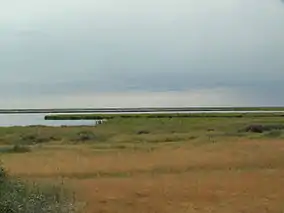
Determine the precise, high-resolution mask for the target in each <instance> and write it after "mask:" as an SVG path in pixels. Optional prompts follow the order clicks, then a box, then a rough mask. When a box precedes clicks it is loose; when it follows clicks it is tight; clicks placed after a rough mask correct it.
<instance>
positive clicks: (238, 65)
mask: <svg viewBox="0 0 284 213" xmlns="http://www.w3.org/2000/svg"><path fill="white" fill-rule="evenodd" d="M283 23H284V5H283V4H282V3H281V2H280V1H278V0H263V1H259V0H250V1H247V0H218V1H211V0H200V1H195V0H191V1H189V0H176V1H173V0H166V1H160V0H154V1H150V0H146V1H138V2H137V1H130V0H123V1H119V2H118V1H114V0H106V1H101V2H95V1H91V0H82V1H79V0H72V1H68V2H67V1H65V0H60V1H55V0H50V1H44V2H42V1H35V0H27V1H25V2H23V1H16V0H14V1H9V2H6V3H3V7H1V8H0V24H1V28H0V54H1V57H0V67H1V72H0V83H1V85H0V88H2V89H1V90H2V91H5V93H3V92H0V93H1V95H2V93H3V95H5V96H13V97H19V96H21V95H25V96H30V97H31V96H36V97H38V96H41V95H42V96H44V95H46V96H48V95H55V94H62V95H72V94H74V95H75V94H76V95H79V94H86V93H87V94H93V93H94V92H101V93H103V92H113V91H121V92H126V91H149V92H151V91H152V92H157V91H187V90H192V89H194V90H196V89H198V90H202V89H205V88H206V89H212V88H216V87H219V86H222V87H225V88H234V89H236V90H240V89H241V88H242V87H243V88H244V89H245V90H246V91H247V93H248V94H249V93H251V94H254V95H251V96H255V97H256V96H257V95H255V94H257V93H258V92H257V91H260V88H266V91H263V92H262V93H263V95H265V96H269V97H268V99H267V100H268V101H269V102H270V101H271V102H275V103H276V102H277V103H278V100H276V98H274V99H273V100H272V98H271V97H272V96H276V95H275V94H276V92H275V91H278V90H280V89H281V88H282V86H281V85H282V82H283V81H284V80H282V79H284V72H283V67H284V60H283V54H284V38H283V34H284V27H283V26H284V25H283ZM276 80H277V82H276V83H275V81H276ZM275 84H276V85H278V87H277V88H276V87H274V86H275ZM271 94H274V95H271ZM259 97H260V96H259ZM256 99H257V100H258V101H259V100H260V98H256ZM263 100H264V98H263Z"/></svg>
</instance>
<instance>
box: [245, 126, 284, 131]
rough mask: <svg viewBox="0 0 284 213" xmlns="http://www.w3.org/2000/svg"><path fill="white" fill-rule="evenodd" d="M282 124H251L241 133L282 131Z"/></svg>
mask: <svg viewBox="0 0 284 213" xmlns="http://www.w3.org/2000/svg"><path fill="white" fill-rule="evenodd" d="M283 129H284V125H283V124H251V125H248V126H247V127H245V128H244V129H243V130H241V131H245V132H253V133H263V132H267V131H274V130H278V131H279V130H283Z"/></svg>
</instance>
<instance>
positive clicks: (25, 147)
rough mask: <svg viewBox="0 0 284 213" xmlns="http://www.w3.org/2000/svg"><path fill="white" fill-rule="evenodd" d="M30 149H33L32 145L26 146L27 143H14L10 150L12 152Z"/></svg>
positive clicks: (28, 150) (24, 151) (22, 151)
mask: <svg viewBox="0 0 284 213" xmlns="http://www.w3.org/2000/svg"><path fill="white" fill-rule="evenodd" d="M30 151H31V148H30V147H28V146H25V145H19V144H16V145H14V146H13V147H12V148H11V150H10V152H12V153H26V152H30Z"/></svg>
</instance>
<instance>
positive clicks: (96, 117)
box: [45, 112, 284, 120]
mask: <svg viewBox="0 0 284 213" xmlns="http://www.w3.org/2000/svg"><path fill="white" fill-rule="evenodd" d="M175 117H178V118H196V117H197V118H198V117H207V118H210V117H219V118H222V117H224V118H226V117H236V118H237V117H239V118H241V117H284V112H283V113H279V112H277V113H274V112H267V113H149V114H143V113H137V114H122V113H121V114H71V115H70V114H57V115H46V116H45V120H104V119H114V118H175Z"/></svg>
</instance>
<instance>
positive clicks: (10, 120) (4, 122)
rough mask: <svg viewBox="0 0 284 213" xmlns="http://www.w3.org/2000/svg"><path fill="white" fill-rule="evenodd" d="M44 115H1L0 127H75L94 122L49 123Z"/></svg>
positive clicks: (93, 123)
mask: <svg viewBox="0 0 284 213" xmlns="http://www.w3.org/2000/svg"><path fill="white" fill-rule="evenodd" d="M44 116H45V114H1V115H0V126H3V127H4V126H29V125H45V126H62V125H67V126H77V125H95V124H96V121H92V120H82V121H81V120H76V121H74V120H73V121H51V120H44Z"/></svg>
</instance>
